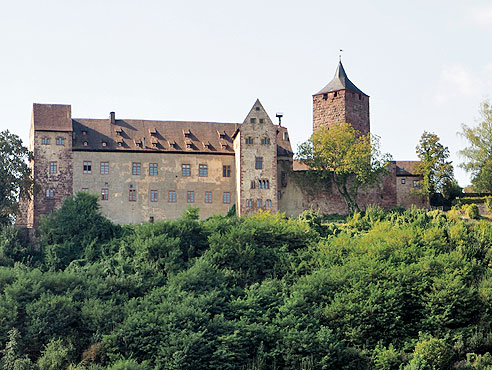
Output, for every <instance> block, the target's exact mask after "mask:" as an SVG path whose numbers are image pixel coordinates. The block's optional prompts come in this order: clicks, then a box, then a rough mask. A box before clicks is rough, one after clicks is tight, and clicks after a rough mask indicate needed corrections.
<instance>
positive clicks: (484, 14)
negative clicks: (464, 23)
mask: <svg viewBox="0 0 492 370" xmlns="http://www.w3.org/2000/svg"><path fill="white" fill-rule="evenodd" d="M470 17H471V19H472V21H473V23H475V24H477V25H478V26H480V27H492V4H482V5H478V6H475V7H472V8H471V9H470Z"/></svg>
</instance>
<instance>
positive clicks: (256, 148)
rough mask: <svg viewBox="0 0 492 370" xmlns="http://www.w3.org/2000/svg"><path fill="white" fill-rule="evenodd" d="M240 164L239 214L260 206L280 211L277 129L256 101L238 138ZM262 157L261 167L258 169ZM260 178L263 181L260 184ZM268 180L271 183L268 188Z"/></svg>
mask: <svg viewBox="0 0 492 370" xmlns="http://www.w3.org/2000/svg"><path fill="white" fill-rule="evenodd" d="M236 140H239V141H236V143H235V148H236V147H238V148H239V151H236V155H239V163H240V169H239V171H240V187H239V189H240V190H239V193H240V201H239V205H240V207H239V208H238V211H239V214H240V215H242V214H248V213H252V212H255V211H256V210H258V209H265V210H270V211H272V212H277V211H278V202H277V128H276V126H275V125H274V124H273V123H272V121H271V119H270V117H268V114H267V113H266V111H265V109H264V108H263V106H262V105H261V103H260V102H259V101H258V100H257V101H256V103H255V104H254V106H253V108H252V109H251V111H250V112H249V114H248V116H247V117H246V119H245V120H244V123H243V124H242V125H241V128H240V135H239V136H238V137H237V138H236ZM257 158H262V168H261V169H259V168H256V167H257V166H256V160H257ZM260 181H264V183H263V186H260ZM266 182H267V184H268V186H267V187H265V185H264V184H265V183H266Z"/></svg>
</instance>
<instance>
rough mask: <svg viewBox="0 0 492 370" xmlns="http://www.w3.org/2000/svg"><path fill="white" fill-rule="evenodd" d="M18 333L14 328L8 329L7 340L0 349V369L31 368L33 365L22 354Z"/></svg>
mask: <svg viewBox="0 0 492 370" xmlns="http://www.w3.org/2000/svg"><path fill="white" fill-rule="evenodd" d="M19 340H20V333H19V331H18V330H17V329H16V328H13V329H12V330H10V331H9V341H8V342H7V344H6V345H5V349H4V350H3V351H2V353H3V357H2V361H1V365H2V370H31V369H34V366H33V364H32V362H31V360H30V359H29V357H27V356H26V355H23V354H22V352H21V350H20V347H19Z"/></svg>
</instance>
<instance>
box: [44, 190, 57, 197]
mask: <svg viewBox="0 0 492 370" xmlns="http://www.w3.org/2000/svg"><path fill="white" fill-rule="evenodd" d="M54 197H55V191H54V190H53V189H47V190H46V198H48V199H53V198H54Z"/></svg>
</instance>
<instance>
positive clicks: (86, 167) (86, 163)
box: [83, 161, 92, 174]
mask: <svg viewBox="0 0 492 370" xmlns="http://www.w3.org/2000/svg"><path fill="white" fill-rule="evenodd" d="M83 169H84V173H89V174H90V173H92V162H91V161H84V167H83Z"/></svg>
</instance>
